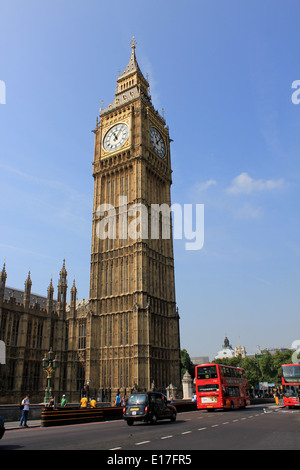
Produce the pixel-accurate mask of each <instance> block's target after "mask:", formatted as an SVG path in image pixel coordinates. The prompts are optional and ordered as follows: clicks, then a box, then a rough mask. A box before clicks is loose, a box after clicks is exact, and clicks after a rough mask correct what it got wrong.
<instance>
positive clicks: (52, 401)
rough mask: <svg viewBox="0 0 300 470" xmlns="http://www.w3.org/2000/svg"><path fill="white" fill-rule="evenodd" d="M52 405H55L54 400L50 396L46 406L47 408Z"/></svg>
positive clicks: (52, 406)
mask: <svg viewBox="0 0 300 470" xmlns="http://www.w3.org/2000/svg"><path fill="white" fill-rule="evenodd" d="M54 405H55V400H54V397H53V396H51V398H50V400H49V403H48V405H47V406H48V408H54Z"/></svg>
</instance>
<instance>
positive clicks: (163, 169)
mask: <svg viewBox="0 0 300 470" xmlns="http://www.w3.org/2000/svg"><path fill="white" fill-rule="evenodd" d="M135 49H136V43H135V40H134V38H133V40H132V43H131V56H130V59H129V62H128V65H127V67H126V68H125V70H124V72H123V74H121V75H120V76H119V77H118V79H117V88H116V92H115V98H114V100H113V102H112V103H111V104H110V105H109V106H108V107H107V108H105V109H101V111H100V120H99V121H98V119H97V123H96V128H95V129H94V131H93V132H94V133H95V144H94V159H93V177H94V205H93V226H92V247H91V271H90V307H91V315H92V316H93V319H94V322H93V325H94V331H93V332H91V338H92V339H91V345H90V346H91V348H90V358H89V359H90V367H91V368H90V373H89V372H88V375H89V374H90V376H91V379H92V380H93V382H94V383H95V382H98V383H99V388H100V389H101V390H104V391H105V392H106V393H109V394H111V396H112V398H113V395H114V394H115V393H118V392H121V393H123V394H127V395H128V393H130V391H131V390H133V389H136V390H140V391H144V390H150V389H155V390H159V391H164V392H165V391H166V389H167V387H168V386H170V385H172V386H173V389H175V390H177V391H178V393H179V391H180V388H181V383H180V339H179V336H180V335H179V315H178V310H177V307H176V298H175V276H174V255H173V239H172V224H170V226H169V232H168V231H167V232H166V233H169V236H163V235H164V234H163V229H164V224H165V219H164V217H163V215H162V212H161V211H160V208H162V207H169V208H170V207H171V194H170V188H171V184H172V170H171V156H170V142H171V139H170V136H169V129H168V126H166V122H165V119H164V117H163V116H161V115H160V114H159V113H158V112H157V111H156V110H155V109H154V107H153V104H152V101H151V96H150V92H149V83H148V80H146V79H145V77H144V76H143V74H142V72H141V70H140V67H139V65H138V62H137V59H136V53H135ZM154 208H155V210H154ZM141 215H142V217H141ZM155 221H156V228H158V229H157V230H154V228H155V227H154V225H155ZM103 228H104V230H102V231H101V229H103ZM96 325H97V326H96ZM95 328H96V329H97V331H95Z"/></svg>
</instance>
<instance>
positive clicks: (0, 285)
mask: <svg viewBox="0 0 300 470" xmlns="http://www.w3.org/2000/svg"><path fill="white" fill-rule="evenodd" d="M6 279H7V274H6V270H5V263H4V265H3V269H2V271H1V274H0V302H3V300H4V294H5V284H6Z"/></svg>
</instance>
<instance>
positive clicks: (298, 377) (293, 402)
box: [281, 364, 300, 408]
mask: <svg viewBox="0 0 300 470" xmlns="http://www.w3.org/2000/svg"><path fill="white" fill-rule="evenodd" d="M281 371H282V376H281V382H282V391H283V404H284V406H287V407H289V408H293V407H294V406H299V391H300V364H283V365H282V366H281Z"/></svg>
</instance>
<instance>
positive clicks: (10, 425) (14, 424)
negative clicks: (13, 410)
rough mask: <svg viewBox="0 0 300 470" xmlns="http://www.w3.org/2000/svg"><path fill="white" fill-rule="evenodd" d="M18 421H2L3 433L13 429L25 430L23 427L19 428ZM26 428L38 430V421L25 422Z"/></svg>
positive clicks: (39, 421)
mask: <svg viewBox="0 0 300 470" xmlns="http://www.w3.org/2000/svg"><path fill="white" fill-rule="evenodd" d="M19 424H20V421H4V427H5V431H11V430H13V429H27V428H25V427H24V426H19ZM27 426H28V428H39V427H41V420H40V419H32V420H30V419H29V420H28V421H27Z"/></svg>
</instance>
